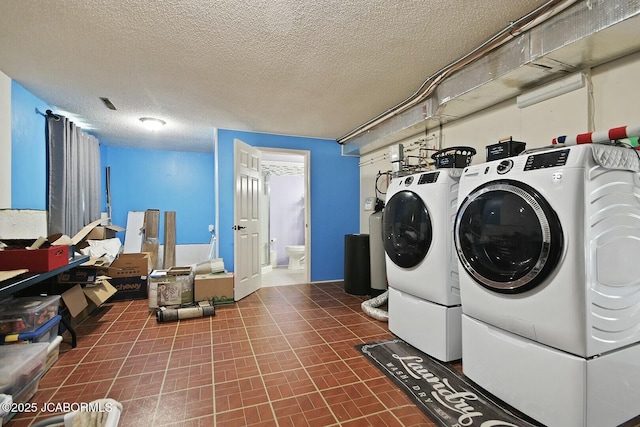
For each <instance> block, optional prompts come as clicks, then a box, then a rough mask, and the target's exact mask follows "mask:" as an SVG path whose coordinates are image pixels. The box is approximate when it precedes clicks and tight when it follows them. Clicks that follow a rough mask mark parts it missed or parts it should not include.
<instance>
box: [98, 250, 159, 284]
mask: <svg viewBox="0 0 640 427" xmlns="http://www.w3.org/2000/svg"><path fill="white" fill-rule="evenodd" d="M152 269H153V265H152V264H151V257H150V256H149V254H148V253H145V252H141V253H134V254H120V255H118V258H116V259H115V260H113V262H112V263H111V265H109V267H107V268H103V269H101V270H100V274H101V275H103V276H109V277H111V278H112V279H119V278H121V277H139V278H141V277H142V278H145V280H146V276H147V275H149V272H150V271H151V270H152ZM112 284H113V283H112ZM114 286H115V285H114Z"/></svg>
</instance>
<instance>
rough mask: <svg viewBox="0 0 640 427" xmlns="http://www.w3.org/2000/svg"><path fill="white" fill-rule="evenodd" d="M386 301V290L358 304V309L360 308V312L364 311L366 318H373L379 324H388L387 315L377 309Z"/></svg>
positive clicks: (387, 293) (387, 292) (387, 295)
mask: <svg viewBox="0 0 640 427" xmlns="http://www.w3.org/2000/svg"><path fill="white" fill-rule="evenodd" d="M388 299H389V291H388V290H386V291H384V293H382V294H380V295H378V296H377V297H375V298H371V299H368V300H366V301H363V302H362V304H360V307H362V311H364V312H365V314H366V315H367V316H369V317H373V318H374V319H376V320H380V321H381V322H388V321H389V314H388V313H387V312H386V311H384V310H382V309H381V308H378V307H380V306H381V305H383V304H385V303H386V302H387V300H388Z"/></svg>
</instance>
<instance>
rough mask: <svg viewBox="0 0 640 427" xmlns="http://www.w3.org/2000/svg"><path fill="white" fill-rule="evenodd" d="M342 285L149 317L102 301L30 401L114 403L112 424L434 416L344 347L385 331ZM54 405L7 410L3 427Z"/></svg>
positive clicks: (397, 421)
mask: <svg viewBox="0 0 640 427" xmlns="http://www.w3.org/2000/svg"><path fill="white" fill-rule="evenodd" d="M365 299H367V297H357V296H353V295H349V294H347V293H345V292H344V288H343V283H342V282H335V283H320V284H305V285H291V286H279V287H268V288H262V289H260V290H259V291H258V292H256V293H254V294H252V295H250V296H248V297H246V298H244V299H243V300H241V301H239V302H237V303H236V304H234V305H229V306H223V307H217V308H216V315H215V316H214V317H208V318H199V319H188V320H182V321H177V322H172V323H157V321H156V318H155V316H153V315H150V314H149V312H148V305H147V301H145V300H138V301H123V302H114V303H108V304H105V305H104V306H103V307H101V308H100V309H99V310H98V311H97V312H96V313H94V314H93V315H92V316H90V317H89V318H88V319H86V320H85V321H84V322H83V323H82V324H81V325H80V326H79V327H78V328H77V330H76V332H77V334H78V346H77V347H76V348H74V349H72V348H71V346H70V345H69V344H68V343H67V342H66V341H65V342H64V343H63V344H61V349H60V358H59V360H58V361H57V362H56V364H55V365H54V366H53V367H52V368H51V369H50V370H49V371H48V372H47V373H46V374H45V375H44V377H42V379H41V380H40V385H39V389H38V392H37V393H36V394H35V396H34V397H33V398H32V400H31V401H32V402H36V403H38V404H39V405H40V404H43V403H46V402H48V403H52V402H53V403H66V402H69V403H75V402H77V403H80V402H91V401H93V400H95V399H100V398H104V397H110V398H113V399H116V400H117V401H119V402H121V403H122V404H123V407H124V410H123V413H122V418H121V420H120V424H119V425H120V426H127V427H129V426H133V427H135V426H149V427H150V426H207V427H211V426H233V427H236V426H318V427H325V426H435V424H434V423H433V422H431V421H430V420H429V419H428V418H427V417H426V416H425V415H424V414H423V413H422V412H421V411H420V410H419V409H418V408H417V407H416V406H415V405H414V404H413V403H412V402H411V400H410V399H409V398H408V397H406V396H405V394H404V393H403V392H402V391H401V390H399V389H398V387H396V386H395V385H394V384H393V383H392V382H391V380H389V379H388V378H386V377H385V376H384V375H383V374H382V373H381V372H380V371H379V370H378V369H376V368H375V367H374V366H373V365H371V364H370V362H369V361H368V360H366V359H365V358H364V357H363V356H361V354H360V353H359V352H358V350H356V349H355V348H354V346H355V345H356V344H362V343H365V342H371V341H375V340H380V339H385V338H390V337H392V335H391V333H390V332H389V330H388V327H387V324H386V323H384V322H380V321H378V320H375V319H373V318H371V317H368V316H367V315H365V314H364V313H363V312H362V310H361V308H360V304H361V302H362V301H364V300H365ZM51 415H53V414H51V413H48V414H39V415H37V416H35V417H34V415H33V414H19V415H16V416H15V417H14V418H13V419H12V420H11V421H10V422H9V423H7V426H8V427H22V426H29V425H31V424H32V423H34V422H35V421H36V420H41V419H43V418H46V417H49V416H51Z"/></svg>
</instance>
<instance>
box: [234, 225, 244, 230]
mask: <svg viewBox="0 0 640 427" xmlns="http://www.w3.org/2000/svg"><path fill="white" fill-rule="evenodd" d="M232 228H233V229H234V230H244V229H245V228H247V227H243V226H241V225H234V226H233V227H232Z"/></svg>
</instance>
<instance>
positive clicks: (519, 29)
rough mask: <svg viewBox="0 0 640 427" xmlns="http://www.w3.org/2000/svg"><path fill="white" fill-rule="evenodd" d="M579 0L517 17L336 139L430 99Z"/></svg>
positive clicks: (558, 1)
mask: <svg viewBox="0 0 640 427" xmlns="http://www.w3.org/2000/svg"><path fill="white" fill-rule="evenodd" d="M576 1H577V0H551V1H548V2H547V3H545V4H544V5H542V6H540V7H539V8H537V9H535V10H534V11H532V12H531V13H529V14H527V15H525V16H524V17H522V18H520V19H518V20H517V21H515V22H512V23H510V24H509V26H507V27H505V28H504V29H503V30H501V31H500V32H498V34H496V35H494V36H493V37H491V38H490V39H489V40H487V41H485V42H484V43H483V44H481V45H480V46H478V47H477V48H476V49H474V50H473V51H471V52H470V53H468V54H467V55H465V56H463V57H462V58H460V59H458V60H456V61H455V62H453V63H451V64H449V65H447V66H446V67H445V68H443V69H441V70H440V71H438V72H437V73H435V74H434V75H433V76H430V77H429V78H427V79H426V80H425V81H424V82H423V83H422V84H421V85H420V87H419V88H418V90H417V91H415V92H414V93H413V94H412V95H411V96H410V97H409V98H407V99H405V100H404V101H402V102H401V103H399V104H397V105H396V106H394V107H392V108H391V109H389V110H387V111H386V112H384V113H382V114H380V115H379V116H377V117H374V118H373V119H371V120H369V121H368V122H366V123H364V124H363V125H361V126H359V127H357V128H356V129H354V130H352V131H351V132H349V133H348V134H346V135H344V136H342V137H341V138H339V139H338V140H337V142H338V143H339V144H341V145H342V144H345V143H346V142H348V141H349V140H351V139H353V138H356V137H357V136H359V135H361V134H363V133H365V132H367V131H368V130H369V129H371V128H373V127H375V126H378V125H379V124H381V123H383V122H385V121H387V120H389V119H390V118H392V117H394V116H396V115H398V114H400V113H402V112H404V111H406V110H408V109H410V108H412V107H414V106H415V105H417V104H419V103H420V102H422V101H424V100H425V99H426V98H428V97H429V95H430V94H431V93H433V91H434V90H435V89H436V88H437V86H438V85H439V84H440V83H441V82H442V81H443V80H444V79H445V78H447V77H448V76H450V75H451V74H452V73H454V72H456V71H458V70H460V69H461V68H463V67H464V66H466V65H468V64H469V63H471V62H473V61H475V60H476V59H478V58H480V57H482V56H483V55H485V54H487V53H488V52H490V51H492V50H494V49H495V48H497V47H499V46H501V45H503V44H504V43H506V42H508V41H509V40H511V39H513V38H514V37H516V36H518V35H519V34H521V33H523V32H524V31H526V30H528V29H531V28H533V27H535V26H536V25H538V24H540V23H542V22H544V21H546V20H547V19H549V18H551V17H553V16H554V15H556V14H558V13H560V12H561V11H563V10H565V9H566V8H568V7H569V6H571V5H572V4H574V3H575V2H576Z"/></svg>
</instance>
